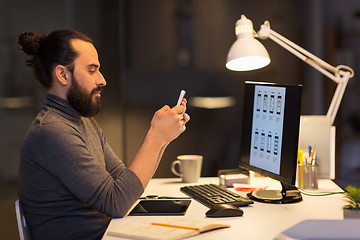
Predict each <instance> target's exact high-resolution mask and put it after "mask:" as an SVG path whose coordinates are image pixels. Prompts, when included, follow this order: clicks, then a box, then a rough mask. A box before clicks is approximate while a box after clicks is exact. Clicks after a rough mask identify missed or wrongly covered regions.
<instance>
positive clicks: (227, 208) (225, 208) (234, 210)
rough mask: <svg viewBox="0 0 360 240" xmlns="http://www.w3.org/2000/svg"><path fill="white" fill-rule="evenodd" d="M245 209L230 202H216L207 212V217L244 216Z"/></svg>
mask: <svg viewBox="0 0 360 240" xmlns="http://www.w3.org/2000/svg"><path fill="white" fill-rule="evenodd" d="M243 214H244V211H243V210H241V209H240V208H238V207H235V206H233V205H230V204H215V205H214V206H212V207H211V208H210V210H209V211H207V212H206V214H205V215H206V216H207V217H237V216H242V215H243Z"/></svg>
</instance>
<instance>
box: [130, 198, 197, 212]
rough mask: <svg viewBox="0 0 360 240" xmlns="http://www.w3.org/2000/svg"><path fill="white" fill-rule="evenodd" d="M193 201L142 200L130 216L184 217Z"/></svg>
mask: <svg viewBox="0 0 360 240" xmlns="http://www.w3.org/2000/svg"><path fill="white" fill-rule="evenodd" d="M190 202H191V200H175V199H174V200H168V199H166V200H165V199H164V200H163V199H155V200H141V201H140V202H139V203H138V204H137V205H136V206H135V208H134V209H133V210H132V211H131V212H130V214H129V215H138V216H139V215H184V214H185V212H186V210H187V209H188V207H189V204H190Z"/></svg>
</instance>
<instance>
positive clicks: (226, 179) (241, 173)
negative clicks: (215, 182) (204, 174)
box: [218, 169, 249, 187]
mask: <svg viewBox="0 0 360 240" xmlns="http://www.w3.org/2000/svg"><path fill="white" fill-rule="evenodd" d="M218 177H219V184H220V185H222V186H224V187H233V184H234V183H244V184H249V172H248V171H245V170H242V169H224V170H219V171H218Z"/></svg>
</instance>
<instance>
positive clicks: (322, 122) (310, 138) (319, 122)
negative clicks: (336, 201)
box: [226, 15, 354, 179]
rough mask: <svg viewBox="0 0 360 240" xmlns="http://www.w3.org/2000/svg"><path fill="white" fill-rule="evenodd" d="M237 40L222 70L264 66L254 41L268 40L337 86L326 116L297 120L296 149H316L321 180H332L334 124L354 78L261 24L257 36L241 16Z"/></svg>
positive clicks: (263, 54) (266, 61) (349, 71)
mask: <svg viewBox="0 0 360 240" xmlns="http://www.w3.org/2000/svg"><path fill="white" fill-rule="evenodd" d="M235 34H236V37H237V40H236V41H235V42H234V44H233V45H232V46H231V48H230V50H229V53H228V56H227V61H226V67H227V68H228V69H230V70H233V71H250V70H255V69H259V68H262V67H265V66H267V65H268V64H269V63H270V57H269V54H268V52H267V51H266V49H265V47H264V46H263V45H262V44H261V43H260V42H259V41H258V40H257V39H255V38H259V39H267V38H270V39H271V40H273V41H274V42H276V43H277V44H279V45H280V46H282V47H283V48H285V49H286V50H288V51H289V52H291V53H292V54H294V55H295V56H297V57H298V58H300V59H301V60H303V61H304V62H306V63H308V64H309V65H310V66H312V67H313V68H315V69H316V70H318V71H319V72H321V73H322V74H324V75H325V76H326V77H328V78H330V79H331V80H333V81H334V82H335V83H337V87H336V90H335V93H334V96H333V98H332V101H331V104H330V107H329V110H328V112H327V114H326V115H313V116H301V118H300V137H299V145H300V146H299V147H300V148H301V149H307V147H308V145H311V146H314V145H316V150H317V159H318V163H319V171H320V177H321V178H332V179H333V178H335V126H333V124H334V120H335V117H336V114H337V111H338V109H339V105H340V102H341V99H342V97H343V94H344V91H345V88H346V85H347V83H348V81H349V79H350V78H352V77H353V76H354V71H353V70H352V69H351V68H350V67H348V66H344V65H339V66H337V67H334V66H331V65H330V64H328V63H326V62H324V61H323V60H321V59H320V58H318V57H316V56H314V55H313V54H311V53H310V52H308V51H306V50H305V49H303V48H301V47H300V46H298V45H296V44H295V43H293V42H291V41H289V40H288V39H286V38H285V37H283V36H281V35H280V34H278V33H276V32H275V31H273V30H272V29H271V28H270V23H269V21H265V22H264V24H263V25H261V28H260V30H259V31H258V32H255V31H254V29H253V24H252V22H251V20H249V19H247V18H246V17H245V15H242V16H241V19H239V20H238V21H237V22H236V27H235Z"/></svg>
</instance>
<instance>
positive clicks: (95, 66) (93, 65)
mask: <svg viewBox="0 0 360 240" xmlns="http://www.w3.org/2000/svg"><path fill="white" fill-rule="evenodd" d="M88 67H90V68H93V67H94V68H99V67H100V66H99V65H98V64H95V63H93V64H89V65H88Z"/></svg>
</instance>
